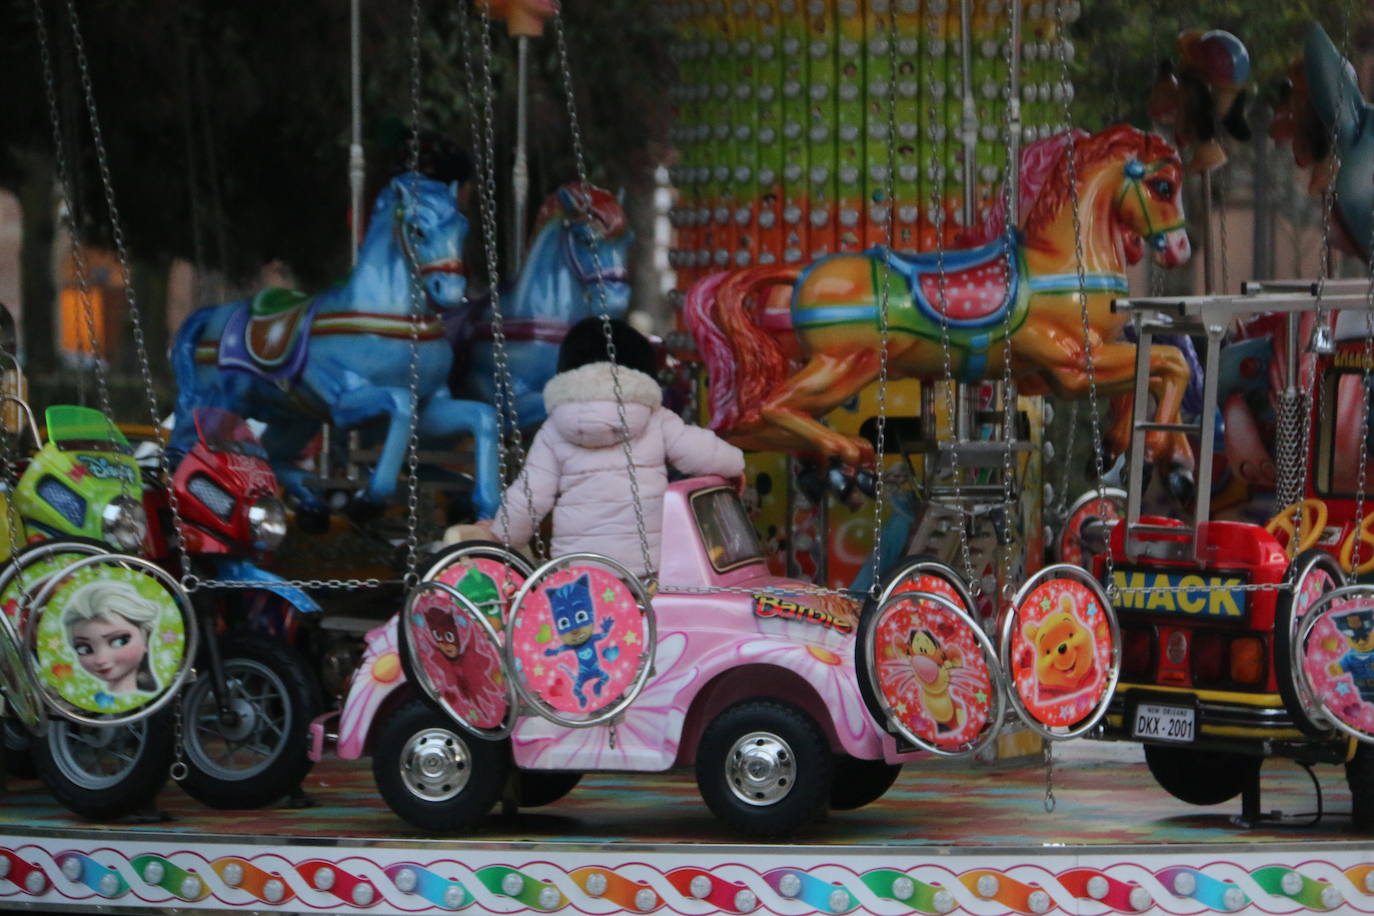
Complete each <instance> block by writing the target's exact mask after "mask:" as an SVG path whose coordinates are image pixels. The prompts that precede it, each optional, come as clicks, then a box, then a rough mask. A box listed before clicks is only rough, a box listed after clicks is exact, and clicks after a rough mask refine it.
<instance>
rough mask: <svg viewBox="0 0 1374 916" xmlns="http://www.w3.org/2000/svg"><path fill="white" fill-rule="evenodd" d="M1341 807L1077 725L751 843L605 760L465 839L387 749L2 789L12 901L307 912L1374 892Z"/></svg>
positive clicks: (933, 766) (1162, 900)
mask: <svg viewBox="0 0 1374 916" xmlns="http://www.w3.org/2000/svg"><path fill="white" fill-rule="evenodd" d="M1265 774H1266V775H1265V786H1264V788H1265V799H1264V802H1265V804H1264V807H1265V808H1266V809H1270V808H1280V809H1284V810H1286V811H1288V812H1290V813H1301V812H1310V811H1313V810H1314V808H1315V806H1316V797H1315V792H1314V790H1313V786H1312V783H1311V781H1310V780H1309V778H1308V776H1307V774H1306V773H1304V772H1303V771H1301V770H1300V769H1298V768H1297V767H1295V766H1293V765H1291V764H1284V763H1276V764H1274V765H1273V766H1272V767H1266V771H1265ZM1317 774H1318V777H1319V780H1320V784H1321V787H1322V789H1323V790H1324V795H1325V798H1324V799H1323V802H1324V807H1325V809H1326V816H1325V817H1324V818H1323V819H1322V820H1321V822H1320V823H1318V824H1316V825H1315V826H1308V827H1301V828H1300V827H1290V826H1279V825H1273V824H1271V825H1266V826H1263V827H1260V828H1256V829H1243V828H1240V827H1237V826H1236V825H1234V824H1233V823H1232V820H1231V818H1232V816H1233V815H1234V814H1236V813H1238V812H1239V803H1238V802H1236V803H1232V804H1231V805H1223V806H1219V807H1218V808H1194V807H1191V806H1188V805H1185V804H1183V803H1182V802H1178V801H1175V800H1174V799H1172V798H1170V797H1169V796H1167V795H1165V794H1164V793H1163V792H1162V790H1160V789H1158V788H1157V787H1156V786H1155V785H1154V783H1153V781H1152V780H1151V779H1150V776H1149V773H1148V771H1147V770H1146V768H1145V766H1144V764H1143V763H1142V762H1141V761H1140V751H1139V748H1137V747H1133V746H1128V745H1100V744H1092V743H1086V742H1080V743H1076V744H1074V745H1072V746H1066V747H1063V748H1060V749H1059V751H1058V761H1057V763H1056V765H1055V767H1054V771H1053V786H1054V796H1055V800H1056V804H1055V806H1054V810H1053V811H1047V810H1046V805H1045V794H1046V774H1045V770H1044V767H1043V766H1041V765H1038V764H1037V765H1035V766H1030V765H1024V766H1015V767H1002V768H970V767H968V766H967V765H962V766H961V765H955V764H951V763H947V762H932V763H929V764H924V765H916V766H911V767H909V768H908V772H906V773H904V774H903V777H902V779H901V780H900V781H899V782H898V784H897V786H895V787H894V788H893V790H892V791H891V792H889V793H888V795H887V796H885V797H884V798H883V799H882V800H881V801H879V802H877V803H875V804H873V805H871V806H869V807H867V808H865V809H863V810H860V811H853V812H843V813H840V812H836V813H834V814H832V815H831V816H830V818H829V819H828V820H827V821H826V822H825V823H823V824H819V825H816V826H815V827H813V828H810V829H808V830H807V831H806V832H804V833H802V834H799V835H798V836H796V837H794V838H792V840H791V841H790V842H789V843H787V844H766V843H753V842H750V843H741V842H739V841H738V840H737V838H734V837H732V836H731V835H729V834H728V833H727V832H726V831H725V830H724V829H723V828H722V827H720V826H719V825H718V824H717V822H716V821H715V820H714V819H713V818H712V817H711V816H710V814H709V813H708V812H707V811H706V810H705V808H704V806H703V805H702V803H701V802H700V800H699V799H698V797H697V794H696V787H695V784H694V782H693V780H692V778H691V776H690V774H685V773H684V774H668V775H652V776H643V777H627V776H589V777H587V778H586V779H585V780H584V781H583V783H582V785H580V786H578V787H577V789H575V790H574V791H573V792H572V794H571V795H569V796H568V797H567V798H565V799H564V800H562V801H560V802H558V803H556V804H554V805H552V806H549V807H547V808H542V809H536V810H534V811H522V812H519V813H516V814H512V815H509V816H503V815H501V814H494V815H493V816H492V817H491V818H490V819H489V820H488V822H487V823H485V824H484V825H483V826H482V828H481V829H480V830H479V831H478V832H477V833H476V834H475V835H472V836H469V837H465V838H463V839H435V838H430V837H423V836H419V835H417V834H415V833H414V831H412V830H410V829H409V828H407V827H406V826H405V825H404V824H402V823H401V822H400V821H398V820H397V819H396V818H395V817H394V816H393V815H392V814H391V813H390V811H388V810H387V809H386V807H385V805H384V804H383V803H382V802H381V801H380V799H378V797H377V795H376V792H375V790H374V788H373V785H372V779H371V774H370V771H369V770H368V768H367V766H366V765H365V764H363V765H359V764H340V763H337V762H334V763H327V764H322V765H320V766H319V767H317V768H316V769H315V771H314V772H312V774H311V776H310V780H309V783H308V786H307V789H308V792H309V794H310V796H311V797H312V799H313V800H314V801H315V802H316V803H317V804H316V806H315V807H311V808H304V809H290V808H284V807H283V808H276V809H272V810H267V811H253V812H225V811H213V812H212V811H206V810H205V809H203V808H200V807H199V806H197V805H196V804H195V803H194V802H191V801H190V800H189V799H187V798H186V797H185V796H183V795H181V793H180V792H179V791H178V790H177V789H175V788H169V789H168V790H167V791H166V792H165V793H164V794H163V796H162V798H161V800H160V802H161V806H162V809H163V811H164V812H165V815H166V817H167V818H168V819H166V820H163V821H159V822H156V823H149V824H134V823H122V824H115V825H101V826H94V825H89V824H84V823H81V822H78V821H75V820H73V819H72V818H70V817H69V816H68V815H66V814H65V812H63V811H61V810H60V809H59V808H58V807H57V806H56V805H55V804H53V803H52V802H51V801H50V800H48V799H47V798H46V796H45V794H44V792H43V791H42V789H41V787H40V786H37V785H36V784H33V783H12V784H11V785H10V787H9V789H10V791H9V792H8V794H6V795H5V796H4V797H3V798H0V910H8V909H12V908H16V907H20V906H22V907H25V908H32V909H39V910H50V911H52V910H55V911H61V912H69V911H79V910H83V909H86V908H99V909H102V910H105V911H115V912H118V911H121V910H126V909H127V910H142V911H144V912H166V911H168V910H173V909H175V910H177V911H182V912H190V911H224V912H283V913H288V912H289V913H339V912H345V913H351V912H357V913H378V914H382V913H445V912H463V913H555V912H556V913H588V914H611V913H663V914H669V913H676V914H707V913H777V914H796V916H801V914H813V913H853V912H864V913H880V914H892V916H904V914H939V913H973V914H1007V913H1025V914H1033V913H1072V914H1108V913H1144V912H1150V913H1170V914H1189V916H1191V914H1202V913H1267V914H1276V913H1306V912H1317V913H1322V912H1325V913H1374V840H1371V839H1370V838H1369V837H1359V836H1356V835H1354V834H1352V833H1350V832H1349V830H1348V822H1349V806H1350V801H1349V794H1348V792H1347V791H1346V790H1345V787H1344V783H1343V779H1342V774H1341V772H1340V770H1339V769H1338V768H1335V767H1326V768H1322V769H1319V770H1318V771H1317Z"/></svg>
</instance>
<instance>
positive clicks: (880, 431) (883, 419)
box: [868, 5, 897, 601]
mask: <svg viewBox="0 0 1374 916" xmlns="http://www.w3.org/2000/svg"><path fill="white" fill-rule="evenodd" d="M887 61H888V75H887V176H886V181H885V187H884V189H883V193H884V194H885V195H886V198H887V226H886V232H885V235H886V241H887V257H891V256H892V254H893V247H894V245H893V242H894V232H895V229H896V223H897V206H896V184H895V180H894V176H893V173H894V172H895V171H896V170H897V158H896V157H897V11H896V10H895V9H894V8H893V7H892V6H891V5H889V7H888V10H887ZM888 280H889V277H888V276H884V277H883V280H882V289H881V290H880V291H879V294H878V428H877V434H876V436H875V437H874V438H875V441H874V449H873V475H874V476H873V551H872V559H873V576H872V578H871V581H870V582H869V585H868V593H869V596H870V597H871V598H873V600H875V601H876V600H877V599H878V595H879V594H881V593H882V568H883V566H882V564H883V498H884V496H886V491H885V486H886V482H885V480H884V467H883V465H884V461H883V456H884V454H885V453H886V451H887V381H888V353H887V346H888V329H889V323H888V322H889V313H888V298H889V296H890V295H891V289H890V286H891V284H890V283H889V282H888Z"/></svg>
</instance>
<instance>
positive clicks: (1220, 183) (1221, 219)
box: [1217, 169, 1231, 295]
mask: <svg viewBox="0 0 1374 916" xmlns="http://www.w3.org/2000/svg"><path fill="white" fill-rule="evenodd" d="M1229 174H1230V170H1229V169H1221V170H1219V171H1218V172H1217V241H1218V242H1219V243H1220V244H1219V245H1218V248H1220V252H1219V254H1220V255H1221V291H1222V293H1223V294H1227V295H1229V294H1230V292H1231V270H1230V265H1229V264H1228V261H1229V260H1230V257H1229V252H1227V250H1226V249H1227V244H1228V243H1227V232H1226V194H1227V192H1228V191H1230V180H1229V178H1228V176H1229Z"/></svg>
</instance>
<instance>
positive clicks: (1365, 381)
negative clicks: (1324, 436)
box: [1332, 238, 1374, 578]
mask: <svg viewBox="0 0 1374 916" xmlns="http://www.w3.org/2000/svg"><path fill="white" fill-rule="evenodd" d="M1366 255H1367V261H1368V263H1369V288H1368V289H1367V290H1366V291H1365V301H1364V305H1365V312H1364V348H1363V351H1362V356H1361V362H1360V365H1361V366H1362V367H1363V369H1364V371H1363V372H1362V373H1361V375H1360V398H1361V402H1360V403H1361V410H1360V460H1359V464H1358V465H1357V467H1358V468H1359V471H1358V473H1359V481H1358V483H1357V484H1356V487H1355V530H1354V531H1353V532H1352V533H1351V535H1350V536H1351V538H1352V539H1353V540H1354V545H1353V547H1352V549H1351V552H1350V575H1351V576H1352V578H1353V577H1354V576H1355V575H1356V574H1357V570H1359V568H1360V548H1361V547H1363V546H1364V532H1365V527H1364V503H1365V492H1366V485H1367V484H1368V479H1367V478H1368V476H1369V394H1370V392H1369V382H1370V374H1371V371H1372V370H1374V238H1371V239H1370V242H1369V251H1368V252H1366ZM1332 426H1333V432H1334V426H1335V423H1334V422H1333V423H1332Z"/></svg>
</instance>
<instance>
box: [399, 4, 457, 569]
mask: <svg viewBox="0 0 1374 916" xmlns="http://www.w3.org/2000/svg"><path fill="white" fill-rule="evenodd" d="M406 171H407V172H408V180H409V181H410V182H411V187H412V189H413V188H414V187H415V184H416V182H418V181H419V180H420V174H419V173H420V0H410V141H409V143H408V145H407V150H406ZM453 203H454V206H455V207H456V206H457V205H458V201H457V200H455V201H454V202H453ZM406 228H407V227H406V226H405V225H402V226H400V227H399V229H400V233H401V242H402V244H401V250H402V251H404V252H405V253H406V260H407V261H408V262H409V267H410V284H409V285H410V363H409V382H410V404H409V406H410V413H409V415H408V416H407V419H406V571H405V585H406V588H408V589H409V588H414V586H415V583H416V581H417V580H418V578H419V576H418V574H417V572H416V570H417V567H418V565H419V542H420V539H419V535H418V529H419V524H420V314H421V309H423V307H424V298H423V297H424V295H425V292H424V288H423V286H422V280H421V278H420V265H419V264H418V263H417V262H416V260H415V252H414V251H412V250H411V247H410V245H408V244H405V233H406Z"/></svg>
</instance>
